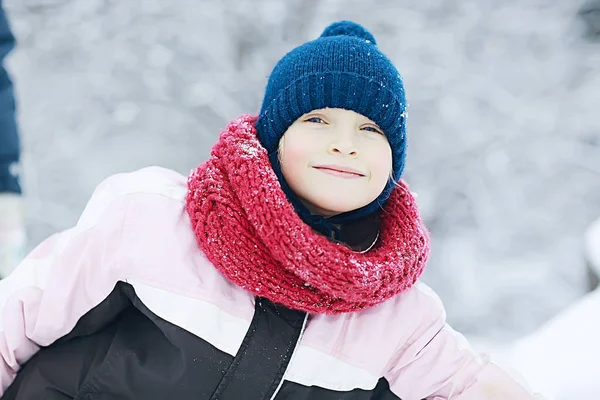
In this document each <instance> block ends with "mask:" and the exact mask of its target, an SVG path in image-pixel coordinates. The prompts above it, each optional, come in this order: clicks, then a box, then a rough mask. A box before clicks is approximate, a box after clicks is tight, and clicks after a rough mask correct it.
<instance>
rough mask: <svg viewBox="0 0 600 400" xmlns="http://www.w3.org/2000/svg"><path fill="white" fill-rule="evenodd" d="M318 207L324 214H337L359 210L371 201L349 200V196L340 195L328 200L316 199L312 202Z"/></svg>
mask: <svg viewBox="0 0 600 400" xmlns="http://www.w3.org/2000/svg"><path fill="white" fill-rule="evenodd" d="M311 203H312V204H313V205H314V206H315V208H316V209H318V210H321V214H322V215H323V216H334V215H337V214H343V213H345V212H349V211H354V210H357V209H359V208H361V207H363V206H366V205H367V204H369V203H370V202H366V203H365V202H356V201H353V202H349V201H348V197H347V196H345V197H340V198H338V199H335V198H334V199H332V198H329V199H327V201H318V199H315V200H314V201H312V202H311Z"/></svg>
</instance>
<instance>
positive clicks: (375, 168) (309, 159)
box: [279, 108, 392, 217]
mask: <svg viewBox="0 0 600 400" xmlns="http://www.w3.org/2000/svg"><path fill="white" fill-rule="evenodd" d="M279 158H280V160H281V171H282V173H283V176H284V177H285V179H286V181H287V183H288V184H289V186H290V188H291V189H292V191H294V193H295V194H296V195H297V196H298V197H299V198H300V200H301V201H302V202H303V203H304V204H305V205H306V206H307V207H308V209H309V210H310V211H311V212H312V213H313V214H317V215H322V216H325V217H330V216H333V215H336V214H341V213H344V212H347V211H352V210H356V209H358V208H360V207H363V206H366V205H367V204H369V203H371V202H372V201H373V200H375V199H376V198H377V197H378V196H379V194H380V193H381V192H382V191H383V189H384V188H385V186H386V184H387V182H388V179H390V173H391V170H392V150H391V148H390V145H389V143H388V141H387V139H386V137H385V135H384V133H383V131H382V130H381V129H380V128H379V127H378V126H377V125H376V124H375V123H374V122H373V121H371V120H370V119H368V118H367V117H365V116H363V115H361V114H358V113H356V112H354V111H349V110H344V109H340V108H324V109H320V110H314V111H312V112H310V113H308V114H304V115H303V116H301V117H300V118H298V119H297V120H296V121H295V122H294V123H293V124H292V125H291V126H290V127H289V128H288V130H287V131H286V132H285V134H284V135H283V137H282V138H281V141H280V142H279Z"/></svg>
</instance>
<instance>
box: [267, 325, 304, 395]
mask: <svg viewBox="0 0 600 400" xmlns="http://www.w3.org/2000/svg"><path fill="white" fill-rule="evenodd" d="M307 321H308V313H306V316H305V317H304V322H303V323H302V329H301V330H300V335H299V336H298V340H297V341H296V345H295V346H294V352H293V353H292V356H291V357H290V362H288V365H287V366H286V367H285V372H284V373H283V376H282V377H281V380H280V381H279V385H278V386H277V389H275V392H274V393H273V396H271V399H270V400H274V399H275V396H277V393H279V391H280V390H281V387H282V386H283V381H284V380H285V374H286V373H287V370H288V368H290V365H292V362H294V357H295V356H296V350H297V349H298V345H299V344H300V340H302V336H303V335H304V330H305V329H306V322H307Z"/></svg>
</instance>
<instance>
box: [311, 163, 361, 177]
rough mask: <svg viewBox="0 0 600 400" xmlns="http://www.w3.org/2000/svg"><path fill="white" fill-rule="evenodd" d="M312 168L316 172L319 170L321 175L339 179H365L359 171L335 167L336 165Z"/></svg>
mask: <svg viewBox="0 0 600 400" xmlns="http://www.w3.org/2000/svg"><path fill="white" fill-rule="evenodd" d="M313 168H314V169H316V170H319V171H321V172H323V173H326V174H328V175H333V176H337V177H339V178H345V179H357V178H364V177H365V174H363V173H362V172H360V171H357V170H355V169H352V168H346V167H341V166H337V165H318V166H315V167H313Z"/></svg>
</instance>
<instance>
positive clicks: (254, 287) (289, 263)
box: [186, 115, 429, 314]
mask: <svg viewBox="0 0 600 400" xmlns="http://www.w3.org/2000/svg"><path fill="white" fill-rule="evenodd" d="M255 121H256V117H252V116H249V115H244V116H242V117H240V118H238V119H237V120H235V121H233V122H231V123H230V124H229V126H228V127H227V129H225V130H224V131H223V132H221V135H220V137H219V141H218V142H217V144H216V145H215V146H214V147H213V148H212V151H211V157H210V159H209V160H207V161H206V162H204V163H203V164H202V165H200V166H199V167H198V168H197V169H196V170H194V171H192V173H191V174H190V176H189V177H188V195H187V198H186V201H187V203H186V210H187V212H188V215H189V216H190V222H191V226H192V228H193V230H194V232H195V235H196V240H197V242H198V246H199V247H200V249H201V250H202V251H203V253H204V254H205V255H206V257H207V258H208V260H209V261H210V262H211V263H212V264H213V265H214V266H215V268H217V269H218V270H219V271H220V272H221V273H222V274H223V275H224V276H225V277H227V279H229V280H230V281H231V282H233V283H235V284H236V285H238V286H240V287H242V288H244V289H246V290H247V291H249V292H252V293H254V294H255V295H256V296H260V297H265V298H267V299H269V300H271V301H273V302H275V303H278V304H283V305H285V306H286V307H289V308H293V309H296V310H303V311H307V312H311V313H320V314H339V313H345V312H353V311H359V310H361V309H364V308H367V307H371V306H374V305H376V304H380V303H382V302H384V301H385V300H387V299H389V298H391V297H394V296H396V295H397V294H399V293H401V292H403V291H405V290H407V289H409V288H410V287H412V286H413V285H414V284H415V282H416V281H417V279H418V278H419V276H420V275H421V273H422V272H423V268H424V267H425V263H426V262H427V258H428V256H429V233H428V232H427V229H426V228H425V226H424V224H423V222H422V220H421V217H420V215H419V210H418V208H417V205H416V202H415V199H414V197H413V196H412V194H411V193H410V190H409V189H408V187H407V186H406V184H405V183H404V182H402V181H400V182H399V183H398V185H397V186H396V187H394V190H393V191H392V194H391V196H390V198H389V201H387V202H386V205H385V208H384V211H382V213H385V217H384V218H383V219H382V223H381V231H380V232H381V234H380V239H379V240H378V241H377V243H376V244H375V246H374V247H373V248H372V249H371V250H369V251H367V252H364V253H357V252H354V251H352V250H351V249H350V248H348V247H346V246H344V245H341V244H339V243H333V242H331V241H329V240H328V239H327V238H326V237H324V236H322V235H319V234H317V233H315V232H313V230H312V229H311V228H310V227H309V226H308V225H306V224H305V223H303V222H302V220H300V218H299V216H298V214H297V213H296V212H295V210H294V208H293V207H292V205H291V204H290V202H289V201H288V200H287V198H286V195H285V194H284V193H283V191H282V190H281V186H280V184H279V181H278V179H277V177H276V176H275V174H274V173H273V169H272V168H271V165H270V161H269V158H268V154H267V152H266V150H265V149H264V147H262V146H261V144H260V142H259V141H258V139H257V137H256V129H255V127H254V124H255Z"/></svg>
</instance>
